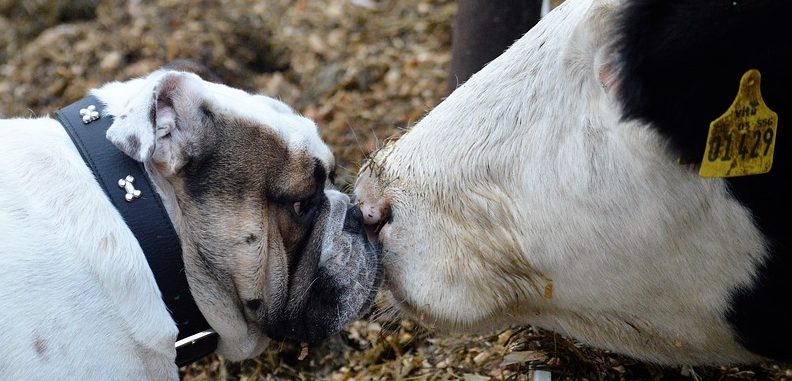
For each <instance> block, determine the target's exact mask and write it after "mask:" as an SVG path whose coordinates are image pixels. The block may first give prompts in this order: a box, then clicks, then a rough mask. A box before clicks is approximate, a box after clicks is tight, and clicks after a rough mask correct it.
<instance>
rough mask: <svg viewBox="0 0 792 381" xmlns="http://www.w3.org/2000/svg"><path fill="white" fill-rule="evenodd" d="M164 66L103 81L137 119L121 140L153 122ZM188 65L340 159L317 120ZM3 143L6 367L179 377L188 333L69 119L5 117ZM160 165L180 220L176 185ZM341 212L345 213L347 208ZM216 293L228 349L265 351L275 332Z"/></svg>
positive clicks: (248, 109)
mask: <svg viewBox="0 0 792 381" xmlns="http://www.w3.org/2000/svg"><path fill="white" fill-rule="evenodd" d="M163 74H164V72H155V73H153V74H151V75H150V76H148V77H146V78H141V79H135V80H131V81H127V82H115V83H111V84H108V85H106V86H104V87H102V88H101V89H98V90H95V91H94V94H95V95H97V96H98V97H99V99H100V100H101V101H102V102H103V103H105V104H106V105H107V109H106V111H107V112H109V113H110V114H111V115H115V116H116V117H118V116H119V115H127V117H128V119H129V123H128V124H118V123H117V124H115V125H114V126H113V127H111V129H110V131H109V132H108V137H110V138H111V140H112V139H113V137H114V136H115V137H117V138H118V139H122V138H124V137H126V136H128V135H129V134H130V133H136V132H135V131H132V130H129V131H121V130H123V127H124V126H128V127H129V128H131V129H134V128H143V127H142V126H145V125H150V123H149V122H148V121H147V118H148V117H149V114H148V110H149V107H150V103H148V102H151V100H152V94H153V91H154V89H155V88H156V86H157V84H158V81H159V78H160V77H161V76H162V75H163ZM183 75H185V76H191V78H192V79H191V81H193V83H195V84H200V86H201V89H200V91H202V95H203V97H202V99H205V100H207V101H208V102H213V105H214V106H215V107H217V109H222V108H227V109H229V110H231V111H232V112H233V114H235V115H242V116H245V117H247V118H249V119H251V120H255V121H258V122H260V123H261V124H262V125H265V126H269V127H271V128H272V129H274V131H276V132H277V134H278V135H279V136H281V137H282V138H283V139H284V141H285V142H289V145H290V146H291V147H293V148H298V147H299V148H301V149H304V150H308V151H309V152H310V153H311V154H312V155H314V156H315V157H318V158H320V159H321V161H322V162H323V164H324V165H325V166H327V167H330V168H331V167H332V160H333V158H332V154H331V153H330V151H329V149H328V148H327V146H326V145H325V144H324V143H323V142H322V141H321V140H320V139H319V136H318V133H317V131H316V127H315V125H314V124H313V122H311V121H309V120H307V119H305V118H302V117H300V116H298V115H296V114H295V113H294V112H293V111H291V109H290V108H289V107H288V106H286V105H284V104H282V103H280V102H278V101H276V100H273V99H270V98H267V97H264V96H258V95H250V94H247V93H245V92H242V91H240V90H235V89H232V88H229V87H226V86H223V85H218V84H213V83H209V82H204V81H201V80H200V79H199V78H198V77H197V76H194V75H192V74H186V73H184V74H183ZM141 94H142V95H141ZM117 120H118V119H117ZM135 123H143V124H141V125H140V127H135ZM88 128H90V127H88ZM114 134H115V135H114ZM141 136H142V135H141ZM0 142H1V143H2V149H0V179H1V180H0V284H2V287H1V289H2V291H0V327H2V328H1V329H0V343H2V345H0V375H2V376H0V377H2V378H4V379H13V380H24V379H94V380H101V379H103V380H110V379H130V380H143V379H151V380H165V379H171V380H176V379H178V372H177V367H176V365H175V363H174V360H175V355H176V352H175V349H174V341H175V339H176V335H177V333H178V331H177V328H176V325H175V324H174V322H173V320H172V319H171V317H170V314H169V313H168V311H167V310H166V307H165V304H164V303H163V301H162V300H161V298H160V291H159V289H158V288H157V285H156V283H155V281H154V278H153V275H152V273H151V270H150V269H149V267H148V264H147V263H146V260H145V257H144V256H143V253H142V251H141V249H140V246H139V245H138V243H137V241H136V239H135V237H134V236H133V235H132V233H131V232H130V230H129V229H128V227H127V226H126V224H125V223H124V221H123V219H122V218H121V216H120V215H119V213H118V212H117V210H116V209H115V208H114V207H113V205H112V204H111V203H110V201H109V200H108V198H107V196H106V195H105V194H104V192H103V190H102V189H101V188H100V186H99V184H98V183H97V182H96V180H95V178H94V176H93V174H92V172H91V171H90V169H89V168H88V167H87V166H86V165H85V163H84V162H83V159H82V158H81V156H80V154H79V153H78V151H77V150H76V148H75V147H74V145H73V144H72V142H71V139H70V138H69V137H68V135H67V134H66V132H65V130H64V129H63V127H62V126H61V125H60V124H59V123H58V122H56V121H55V120H53V119H50V118H38V119H8V120H0ZM141 143H142V144H141V152H149V151H150V150H149V149H148V148H147V146H146V144H149V147H151V145H153V140H150V141H145V140H142V141H141ZM138 159H146V157H145V155H144V154H141V155H140V157H138ZM148 171H149V174H150V175H151V176H152V177H153V178H154V180H155V183H156V184H155V185H156V186H157V188H158V190H159V193H160V195H161V196H162V198H163V200H164V202H165V204H166V208H167V209H168V212H169V214H170V215H171V217H172V220H173V221H174V225H175V227H176V228H177V229H179V227H180V226H179V220H180V218H179V217H180V212H179V209H178V206H177V204H176V202H175V200H174V197H173V190H172V189H170V187H169V185H168V184H167V182H166V181H164V180H163V179H162V176H160V175H159V174H158V173H156V172H155V171H152V170H151V168H148ZM119 191H121V190H119ZM336 193H338V192H334V193H333V194H332V195H329V196H328V197H332V198H333V204H334V205H335V204H344V205H346V202H348V198H346V197H345V196H344V197H343V198H344V200H340V201H339V200H336V199H338V198H339V197H338V196H339V195H340V194H339V195H337V194H336ZM336 214H338V215H339V216H340V221H343V214H344V213H343V211H342V212H340V213H336ZM335 225H337V224H328V226H330V227H331V228H337V227H336V226H335ZM338 229H339V230H340V228H338ZM191 284H192V286H193V287H195V284H194V280H191ZM215 302H218V301H206V300H199V307H201V310H202V311H203V313H204V314H205V316H206V318H207V320H208V321H209V322H210V324H211V325H212V326H213V328H215V330H217V331H218V332H219V334H220V343H219V346H218V353H219V354H221V355H224V356H226V357H229V358H232V359H241V358H245V357H250V356H254V355H256V354H258V353H259V352H261V351H262V350H263V349H264V348H265V346H266V344H267V343H268V339H267V338H266V337H265V336H264V335H263V333H262V332H261V331H260V330H259V329H258V328H257V327H256V325H255V323H250V322H247V321H246V320H245V318H244V316H242V312H240V311H225V310H222V305H219V307H218V305H215V304H214V303H215Z"/></svg>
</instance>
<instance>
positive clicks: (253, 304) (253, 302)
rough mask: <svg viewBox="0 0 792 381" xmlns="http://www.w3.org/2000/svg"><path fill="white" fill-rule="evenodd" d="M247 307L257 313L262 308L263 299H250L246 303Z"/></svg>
mask: <svg viewBox="0 0 792 381" xmlns="http://www.w3.org/2000/svg"><path fill="white" fill-rule="evenodd" d="M245 307H247V308H249V309H250V310H251V311H253V312H256V311H258V309H259V308H261V299H250V300H248V301H247V302H245Z"/></svg>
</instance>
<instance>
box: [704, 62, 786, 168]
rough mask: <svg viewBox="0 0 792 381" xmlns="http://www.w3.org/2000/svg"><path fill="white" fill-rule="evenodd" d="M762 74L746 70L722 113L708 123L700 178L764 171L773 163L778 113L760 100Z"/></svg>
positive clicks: (754, 70) (753, 70)
mask: <svg viewBox="0 0 792 381" xmlns="http://www.w3.org/2000/svg"><path fill="white" fill-rule="evenodd" d="M761 79H762V76H761V75H760V74H759V71H758V70H756V69H751V70H748V71H747V72H746V73H745V74H743V76H742V79H741V80H740V90H739V91H738V92H737V97H736V98H734V102H732V105H731V107H729V109H728V110H726V113H725V114H723V115H721V116H720V117H719V118H718V119H715V120H714V121H713V122H712V123H710V128H709V136H707V148H706V149H705V150H704V160H702V162H701V169H700V170H699V175H701V176H702V177H735V176H746V175H759V174H762V173H767V172H769V171H770V168H771V167H772V166H773V149H774V148H775V139H776V131H777V128H778V115H777V114H776V113H775V112H773V110H770V108H768V107H767V105H766V104H765V103H764V100H763V99H762V91H761V88H760V82H761Z"/></svg>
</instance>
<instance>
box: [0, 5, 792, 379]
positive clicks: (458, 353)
mask: <svg viewBox="0 0 792 381" xmlns="http://www.w3.org/2000/svg"><path fill="white" fill-rule="evenodd" d="M454 10H455V6H454V3H453V1H450V0H434V1H430V0H401V1H396V0H391V1H385V0H381V1H376V0H325V1H310V0H269V1H252V0H251V1H233V2H232V1H227V0H226V1H199V0H189V1H176V0H160V1H146V2H143V1H136V0H132V1H128V2H122V1H104V2H101V3H100V4H94V2H93V1H88V0H77V1H69V2H66V1H61V2H51V3H50V2H48V1H43V0H27V1H22V0H0V31H1V32H2V33H0V115H6V116H34V115H44V114H47V113H52V112H53V111H55V110H56V109H57V108H58V107H60V106H62V105H65V104H68V103H69V102H71V101H73V100H76V99H79V98H81V97H82V96H83V95H84V94H85V92H86V90H87V89H89V88H91V87H95V86H97V85H99V84H101V83H103V82H106V81H110V80H118V79H125V78H130V77H134V76H139V75H143V74H145V73H147V72H149V71H151V70H154V69H156V68H158V67H160V66H161V65H164V64H166V63H167V62H169V61H171V60H174V59H178V58H193V59H197V60H199V61H201V62H203V63H205V64H207V65H208V66H209V67H211V68H212V69H214V70H215V71H216V72H217V73H218V74H219V75H220V76H221V77H222V78H224V79H225V80H226V81H227V82H228V83H229V84H230V85H233V86H237V87H241V88H246V89H249V90H254V91H261V92H263V93H265V94H268V95H271V96H276V97H279V98H281V99H283V100H284V101H286V102H287V103H290V104H292V105H295V106H296V108H297V109H298V110H300V111H301V112H302V113H304V114H305V115H307V116H309V117H311V118H313V119H315V120H316V121H317V123H318V124H319V125H320V129H321V134H322V136H323V138H324V139H326V141H327V142H328V143H329V144H330V145H331V146H332V148H333V150H334V152H335V153H336V155H337V159H338V163H339V165H340V167H341V170H340V171H339V176H338V182H339V184H341V185H348V184H350V183H351V182H352V181H354V176H355V173H356V169H357V168H358V166H359V164H360V162H361V160H362V159H363V157H364V154H365V153H366V152H370V151H372V150H374V149H375V148H376V147H377V145H378V142H379V141H380V140H382V139H384V138H386V137H388V136H391V135H393V134H396V133H398V132H399V131H400V129H403V128H405V127H408V126H409V125H411V124H412V123H414V122H415V121H416V120H417V119H419V118H420V117H421V116H422V115H423V114H424V113H425V112H426V111H427V110H428V109H430V108H431V107H432V106H434V105H436V104H437V103H438V102H439V101H440V100H441V98H442V96H443V95H444V91H445V88H446V82H445V81H446V70H447V67H448V63H449V61H450V54H449V51H450V49H449V48H450V43H451V41H450V25H451V20H452V17H453V14H454ZM386 315H387V314H386ZM300 358H303V359H302V360H300ZM534 369H543V370H549V371H551V372H552V373H553V378H554V379H588V380H597V379H605V380H622V379H624V380H632V379H646V380H649V379H652V380H656V379H683V380H695V379H724V380H731V379H734V380H736V379H746V380H752V379H753V380H787V379H790V380H792V369H790V368H789V367H788V366H784V365H781V364H774V363H767V364H762V365H759V366H754V367H745V368H695V369H690V368H661V367H657V366H654V365H649V364H644V363H640V362H637V361H634V360H631V359H628V358H624V357H620V356H617V355H613V354H611V353H608V352H604V351H599V350H594V349H591V348H588V347H585V346H582V345H580V344H578V343H576V342H574V341H572V340H569V339H567V338H564V337H561V336H558V335H555V334H553V333H549V332H544V331H541V330H537V329H533V328H513V329H508V330H505V331H502V332H496V333H493V334H492V335H489V336H450V337H448V336H444V337H440V336H434V335H432V334H430V333H426V332H424V331H423V330H421V329H420V328H419V327H416V326H415V325H414V324H413V323H411V322H410V321H407V320H399V319H398V318H395V317H393V316H384V317H379V318H376V319H374V321H373V322H364V321H360V322H356V323H354V324H352V326H351V327H349V328H348V329H347V330H346V331H345V332H343V333H342V334H341V335H338V336H336V337H334V338H332V339H330V340H328V341H327V342H325V343H324V344H322V345H320V346H316V347H312V348H310V350H308V349H307V348H305V347H300V346H299V345H294V344H288V343H273V345H272V346H271V348H270V349H269V350H268V351H266V352H265V353H264V354H262V355H261V356H260V357H259V358H257V359H254V360H248V361H244V362H241V363H231V362H228V361H224V360H223V359H221V358H218V357H217V356H211V357H208V358H205V359H203V360H202V361H200V362H198V363H197V364H194V365H191V366H189V367H185V368H184V369H182V371H181V374H182V376H183V378H184V379H185V380H215V379H218V380H315V379H322V380H338V381H341V380H396V379H413V380H457V379H460V380H528V379H530V377H531V372H532V370H534Z"/></svg>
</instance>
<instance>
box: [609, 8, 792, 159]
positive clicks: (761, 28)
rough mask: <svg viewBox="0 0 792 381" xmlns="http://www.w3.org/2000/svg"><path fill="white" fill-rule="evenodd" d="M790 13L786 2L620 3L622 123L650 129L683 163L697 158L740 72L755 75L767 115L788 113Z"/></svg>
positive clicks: (791, 60) (617, 34) (791, 84)
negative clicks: (668, 141)
mask: <svg viewBox="0 0 792 381" xmlns="http://www.w3.org/2000/svg"><path fill="white" fill-rule="evenodd" d="M790 14H792V1H767V0H740V1H723V0H674V1H668V0H631V1H625V2H623V4H622V5H620V6H619V9H618V11H617V14H616V18H615V28H616V29H615V32H614V41H613V46H614V48H615V50H614V53H615V54H617V57H618V58H617V61H616V67H617V68H618V71H617V73H618V75H617V78H616V81H615V82H614V83H616V84H617V86H616V87H615V95H616V98H617V99H618V101H619V103H620V105H621V107H622V113H623V116H624V117H625V118H626V119H638V120H641V121H644V122H648V123H652V124H653V125H655V126H657V127H659V128H660V129H661V130H662V131H663V132H664V133H666V135H667V136H669V137H670V138H671V141H672V143H674V145H675V146H676V147H677V148H679V149H680V150H681V151H682V152H680V153H681V154H683V156H692V159H696V158H697V159H700V158H701V155H702V154H703V152H701V151H702V150H703V148H704V141H705V139H706V137H707V132H708V126H709V123H710V122H711V121H712V120H714V119H716V118H717V117H718V116H720V115H721V114H722V113H723V112H724V111H725V110H726V109H727V108H728V107H729V105H730V104H731V102H732V100H733V99H734V97H735V95H736V93H737V88H738V86H739V83H740V78H741V77H742V75H743V74H744V73H745V72H746V71H748V70H750V69H757V70H759V71H760V72H761V75H762V94H763V96H764V99H765V102H766V103H767V105H768V106H769V107H770V108H771V109H774V110H777V109H784V108H786V109H789V107H790V106H792V105H790V98H792V91H789V89H790V87H792V82H791V81H792V70H790V68H791V67H792V43H790V41H791V40H790V34H789V30H788V26H787V25H788V23H789V20H788V18H789V15H790ZM606 77H607V76H606ZM780 117H781V116H780V115H779V118H780ZM688 145H690V146H688Z"/></svg>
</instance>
